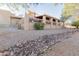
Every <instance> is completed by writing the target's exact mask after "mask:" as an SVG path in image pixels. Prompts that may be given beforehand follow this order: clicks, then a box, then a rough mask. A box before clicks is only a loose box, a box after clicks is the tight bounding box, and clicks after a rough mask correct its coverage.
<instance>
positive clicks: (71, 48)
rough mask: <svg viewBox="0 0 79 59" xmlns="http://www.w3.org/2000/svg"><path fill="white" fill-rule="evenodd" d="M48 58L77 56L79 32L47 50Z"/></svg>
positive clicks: (78, 54) (78, 53) (78, 51)
mask: <svg viewBox="0 0 79 59" xmlns="http://www.w3.org/2000/svg"><path fill="white" fill-rule="evenodd" d="M45 55H49V56H79V32H77V33H75V34H73V35H72V37H71V38H69V39H65V40H64V41H63V42H60V43H58V44H56V45H55V46H53V47H52V48H51V49H48V51H47V53H46V54H45Z"/></svg>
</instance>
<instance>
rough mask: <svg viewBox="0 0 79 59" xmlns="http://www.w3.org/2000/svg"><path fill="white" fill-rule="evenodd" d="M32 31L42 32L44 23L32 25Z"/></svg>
mask: <svg viewBox="0 0 79 59" xmlns="http://www.w3.org/2000/svg"><path fill="white" fill-rule="evenodd" d="M34 29H35V30H43V29H44V23H41V22H37V23H34Z"/></svg>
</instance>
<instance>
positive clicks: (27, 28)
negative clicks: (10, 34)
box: [24, 13, 29, 30]
mask: <svg viewBox="0 0 79 59" xmlns="http://www.w3.org/2000/svg"><path fill="white" fill-rule="evenodd" d="M24 30H29V16H28V15H27V14H26V13H25V17H24Z"/></svg>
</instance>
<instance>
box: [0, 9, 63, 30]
mask: <svg viewBox="0 0 79 59" xmlns="http://www.w3.org/2000/svg"><path fill="white" fill-rule="evenodd" d="M29 12H30V11H29ZM35 22H42V23H44V24H45V27H44V29H53V28H61V26H62V22H61V21H60V20H59V19H57V18H56V17H52V16H49V15H46V14H44V15H38V16H36V13H34V12H30V14H27V13H25V16H24V17H21V16H15V15H14V14H12V13H11V12H10V11H6V10H0V26H2V27H4V26H5V27H12V28H16V29H23V30H33V29H34V28H33V25H34V23H35Z"/></svg>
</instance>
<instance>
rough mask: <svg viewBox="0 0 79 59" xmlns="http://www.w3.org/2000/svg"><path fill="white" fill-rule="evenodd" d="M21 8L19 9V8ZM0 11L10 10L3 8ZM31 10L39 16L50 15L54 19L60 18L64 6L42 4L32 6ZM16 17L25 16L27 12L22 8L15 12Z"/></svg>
mask: <svg viewBox="0 0 79 59" xmlns="http://www.w3.org/2000/svg"><path fill="white" fill-rule="evenodd" d="M18 8H19V7H18ZM0 9H5V10H9V8H8V7H7V6H1V7H0ZM30 9H31V10H32V11H34V12H36V13H38V14H48V15H50V16H53V17H57V18H60V16H61V13H62V9H63V4H58V5H56V6H55V5H53V3H40V4H38V5H31V6H30ZM15 14H16V15H24V14H25V10H24V9H23V8H20V11H18V12H15Z"/></svg>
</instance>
